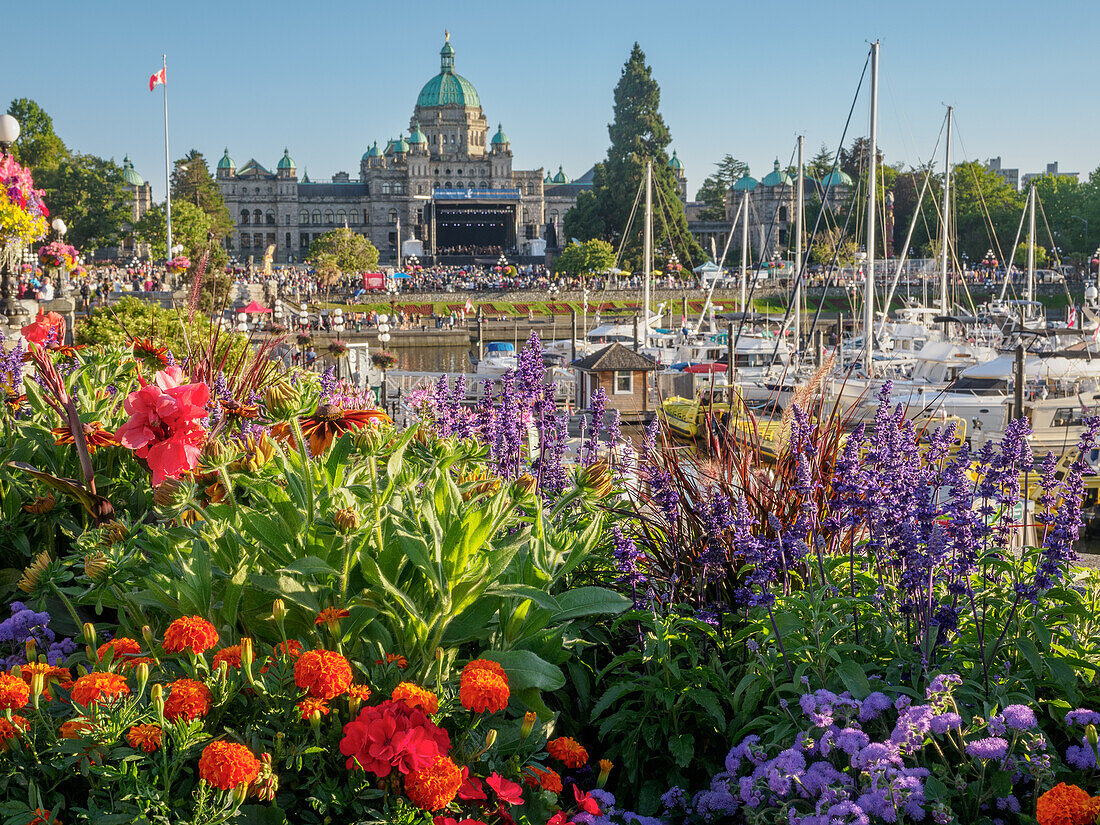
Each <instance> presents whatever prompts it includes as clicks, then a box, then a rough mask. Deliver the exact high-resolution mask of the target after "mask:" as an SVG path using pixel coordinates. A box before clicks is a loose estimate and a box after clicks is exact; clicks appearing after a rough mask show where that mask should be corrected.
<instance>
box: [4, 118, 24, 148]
mask: <svg viewBox="0 0 1100 825" xmlns="http://www.w3.org/2000/svg"><path fill="white" fill-rule="evenodd" d="M19 131H20V129H19V121H18V120H16V119H15V118H14V117H12V116H11V115H0V154H5V155H6V154H8V151H9V150H10V149H11V145H12V144H13V143H15V141H17V140H19Z"/></svg>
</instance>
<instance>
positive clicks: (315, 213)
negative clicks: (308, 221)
mask: <svg viewBox="0 0 1100 825" xmlns="http://www.w3.org/2000/svg"><path fill="white" fill-rule="evenodd" d="M313 222H314V223H320V222H321V210H319V209H314V210H313Z"/></svg>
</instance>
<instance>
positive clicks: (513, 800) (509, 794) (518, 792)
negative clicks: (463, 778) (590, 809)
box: [485, 773, 598, 813]
mask: <svg viewBox="0 0 1100 825" xmlns="http://www.w3.org/2000/svg"><path fill="white" fill-rule="evenodd" d="M485 784H486V785H488V786H489V787H490V788H492V789H493V790H494V791H496V792H497V797H498V798H499V799H500V801H501V802H507V803H508V804H509V805H522V804H523V788H521V787H520V786H519V785H518V784H517V783H515V782H509V781H508V780H507V779H505V778H504V777H503V776H501V775H500V774H499V773H491V774H489V776H488V777H487V778H486V780H485ZM597 813H598V811H597Z"/></svg>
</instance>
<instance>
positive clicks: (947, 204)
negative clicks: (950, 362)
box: [940, 106, 954, 332]
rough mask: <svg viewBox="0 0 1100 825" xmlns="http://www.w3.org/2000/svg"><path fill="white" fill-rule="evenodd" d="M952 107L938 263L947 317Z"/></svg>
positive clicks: (949, 118) (949, 111) (942, 300)
mask: <svg viewBox="0 0 1100 825" xmlns="http://www.w3.org/2000/svg"><path fill="white" fill-rule="evenodd" d="M953 108H954V107H952V106H948V107H947V141H946V142H945V143H944V150H943V210H942V211H943V255H942V260H941V261H940V314H941V315H944V316H946V315H947V311H948V310H947V255H948V246H949V245H948V243H947V235H948V228H949V227H950V225H951V224H950V223H949V219H950V217H951V112H952V110H953ZM943 326H944V331H945V332H946V331H947V322H946V321H945V322H944V325H943Z"/></svg>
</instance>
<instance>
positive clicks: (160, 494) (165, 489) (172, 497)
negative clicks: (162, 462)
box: [153, 478, 183, 507]
mask: <svg viewBox="0 0 1100 825" xmlns="http://www.w3.org/2000/svg"><path fill="white" fill-rule="evenodd" d="M182 490H183V484H182V483H181V482H180V481H179V479H175V478H166V479H164V481H162V482H161V483H160V484H159V485H157V487H156V489H154V490H153V503H154V504H156V505H157V506H158V507H175V506H176V505H177V504H178V503H179V501H180V500H181V499H182V498H183V495H182Z"/></svg>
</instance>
